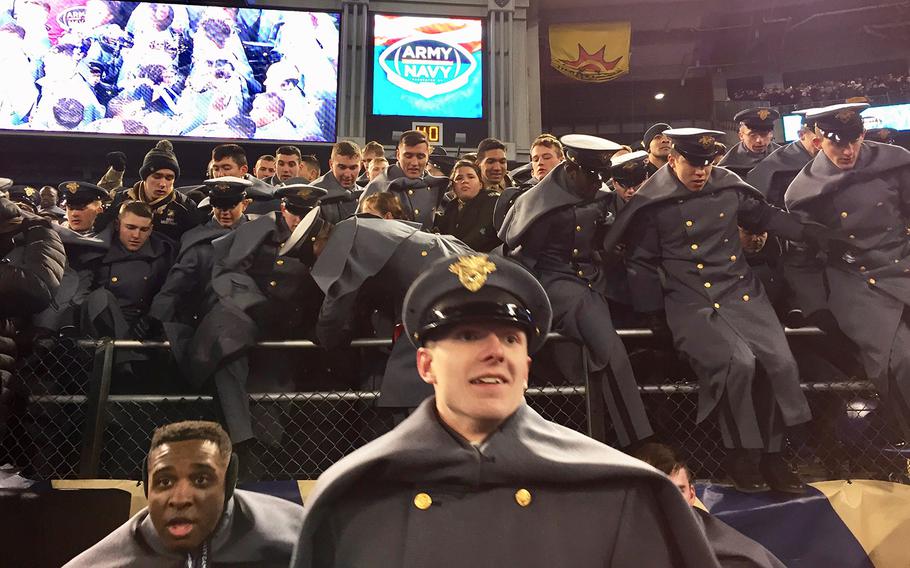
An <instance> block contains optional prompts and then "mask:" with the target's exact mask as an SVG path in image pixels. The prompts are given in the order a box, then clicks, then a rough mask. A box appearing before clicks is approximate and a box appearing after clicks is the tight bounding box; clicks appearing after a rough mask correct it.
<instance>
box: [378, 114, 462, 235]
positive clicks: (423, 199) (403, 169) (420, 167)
mask: <svg viewBox="0 0 910 568" xmlns="http://www.w3.org/2000/svg"><path fill="white" fill-rule="evenodd" d="M396 157H397V158H398V163H397V164H395V165H392V166H389V169H388V170H386V172H385V173H383V174H380V175H378V176H376V177H375V178H374V179H373V180H372V181H371V182H370V183H369V184H368V185H367V186H366V188H365V189H364V191H363V195H362V196H361V199H363V198H365V197H366V196H368V195H372V194H373V193H377V192H381V191H391V192H392V193H394V194H395V195H397V196H398V199H399V201H401V206H402V207H403V208H404V212H405V216H406V218H407V219H408V220H409V221H415V222H417V223H420V225H421V227H423V228H424V229H426V230H429V229H430V228H432V227H433V219H434V217H435V215H436V211H437V210H438V208H439V206H440V204H441V203H442V198H443V195H444V194H445V191H446V189H447V188H448V185H449V180H448V179H447V178H442V177H436V176H431V175H428V174H427V171H426V170H427V162H428V161H429V159H430V143H429V142H427V137H426V136H425V135H424V134H423V133H422V132H420V131H417V130H408V131H407V132H404V133H402V135H401V138H400V139H399V141H398V149H397V150H396Z"/></svg>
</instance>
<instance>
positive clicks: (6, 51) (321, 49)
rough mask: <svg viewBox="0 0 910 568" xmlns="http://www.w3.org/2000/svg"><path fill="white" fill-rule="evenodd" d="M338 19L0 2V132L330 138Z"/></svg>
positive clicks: (85, 2) (103, 1) (97, 2)
mask: <svg viewBox="0 0 910 568" xmlns="http://www.w3.org/2000/svg"><path fill="white" fill-rule="evenodd" d="M338 45H339V15H338V14H337V13H324V12H301V11H291V10H260V9H253V8H223V7H215V6H189V5H183V4H180V5H178V4H158V3H145V2H117V1H114V0H7V1H6V2H0V69H2V70H3V79H2V82H3V86H2V87H0V129H12V130H32V131H44V132H78V133H103V134H135V135H156V136H191V137H211V138H234V139H255V140H278V141H312V142H332V141H334V140H335V121H336V116H335V111H336V106H337V93H338Z"/></svg>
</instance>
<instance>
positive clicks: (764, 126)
mask: <svg viewBox="0 0 910 568" xmlns="http://www.w3.org/2000/svg"><path fill="white" fill-rule="evenodd" d="M779 118H780V113H779V112H777V111H776V110H774V109H770V108H763V107H762V108H750V109H746V110H743V111H740V112H738V113H736V116H734V117H733V122H734V123H736V124H737V128H738V129H739V130H738V131H737V132H738V135H739V144H737V145H736V146H733V147H732V148H731V149H730V150H729V151H728V152H727V154H726V155H725V156H724V157H723V159H722V160H721V161H720V162H718V163H717V165H718V166H721V167H724V168H727V169H728V170H730V171H731V172H733V173H735V174H737V175H738V176H740V177H743V178H745V177H746V174H748V173H749V171H750V170H751V169H752V168H754V167H755V165H756V164H758V163H759V162H761V161H762V160H764V159H765V158H767V157H768V155H770V154H771V152H773V151H775V150H777V149H778V148H780V145H779V144H775V143H774V123H775V122H776V121H777V119H779Z"/></svg>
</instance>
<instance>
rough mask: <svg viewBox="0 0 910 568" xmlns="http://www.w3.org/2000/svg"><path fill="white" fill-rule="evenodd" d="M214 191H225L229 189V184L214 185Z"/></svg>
mask: <svg viewBox="0 0 910 568" xmlns="http://www.w3.org/2000/svg"><path fill="white" fill-rule="evenodd" d="M215 189H217V190H218V191H227V190H229V189H231V186H230V184H227V183H216V184H215Z"/></svg>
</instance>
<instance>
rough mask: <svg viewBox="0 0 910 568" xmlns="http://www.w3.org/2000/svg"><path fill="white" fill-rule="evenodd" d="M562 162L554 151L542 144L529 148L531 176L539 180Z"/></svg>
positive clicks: (560, 157)
mask: <svg viewBox="0 0 910 568" xmlns="http://www.w3.org/2000/svg"><path fill="white" fill-rule="evenodd" d="M561 161H562V156H560V155H559V154H558V153H557V152H556V150H555V149H553V148H550V147H549V146H544V145H543V144H538V145H537V146H534V147H533V148H531V174H532V175H533V176H534V177H535V178H536V179H538V180H541V179H543V178H544V176H546V175H547V174H548V173H550V170H552V169H553V168H555V167H556V166H558V165H559V162H561Z"/></svg>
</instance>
